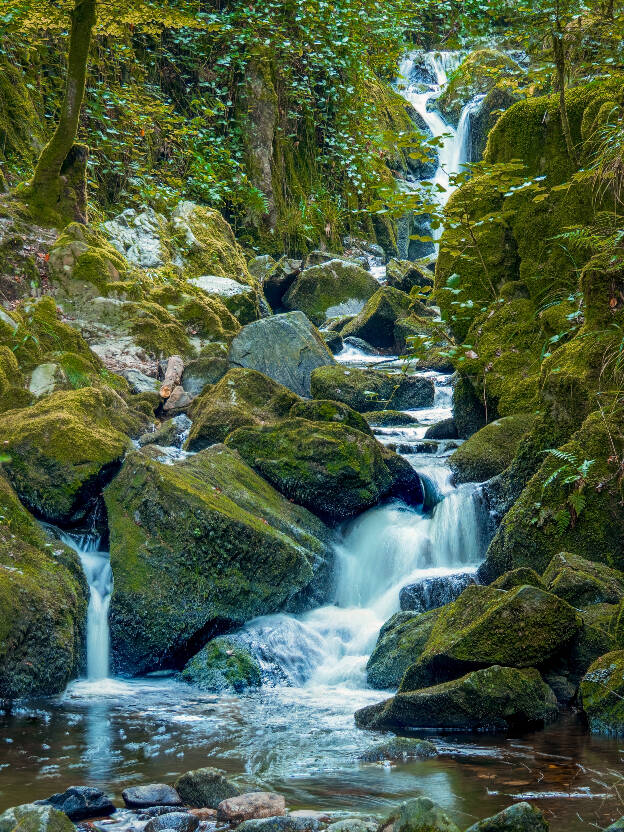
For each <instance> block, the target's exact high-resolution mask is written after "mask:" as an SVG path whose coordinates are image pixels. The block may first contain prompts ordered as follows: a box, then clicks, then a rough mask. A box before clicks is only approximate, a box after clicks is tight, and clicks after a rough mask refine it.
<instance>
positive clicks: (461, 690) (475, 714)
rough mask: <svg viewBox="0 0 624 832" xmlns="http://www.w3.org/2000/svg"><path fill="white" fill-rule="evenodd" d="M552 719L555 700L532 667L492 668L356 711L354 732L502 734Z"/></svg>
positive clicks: (555, 705) (554, 713) (555, 704)
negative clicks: (421, 730)
mask: <svg viewBox="0 0 624 832" xmlns="http://www.w3.org/2000/svg"><path fill="white" fill-rule="evenodd" d="M556 716H557V700H556V699H555V695H554V693H553V692H552V690H551V689H550V688H549V687H548V685H547V684H546V683H545V682H544V681H543V680H542V677H541V676H540V674H539V673H538V671H537V670H535V669H534V668H526V669H524V670H518V669H516V668H513V667H501V666H499V665H494V666H492V667H488V668H485V669H483V670H476V671H473V672H472V673H468V674H467V675H465V676H462V677H461V678H460V679H454V680H452V681H450V682H445V683H443V684H439V685H434V686H432V687H428V688H423V689H421V690H412V691H407V692H399V693H398V694H397V695H396V696H394V697H393V698H392V699H389V700H386V702H380V703H379V704H378V705H371V706H369V707H366V708H362V709H361V710H359V711H356V714H355V721H356V724H357V725H358V726H359V727H360V728H372V729H375V730H384V729H393V728H449V729H455V730H468V731H474V730H490V731H508V730H517V729H518V728H527V727H538V726H543V725H544V724H546V723H548V722H552V721H553V720H554V719H555V718H556Z"/></svg>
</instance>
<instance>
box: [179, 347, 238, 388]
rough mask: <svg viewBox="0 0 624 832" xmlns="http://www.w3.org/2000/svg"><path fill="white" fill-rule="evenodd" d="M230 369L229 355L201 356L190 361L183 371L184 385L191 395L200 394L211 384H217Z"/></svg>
mask: <svg viewBox="0 0 624 832" xmlns="http://www.w3.org/2000/svg"><path fill="white" fill-rule="evenodd" d="M227 371H228V361H227V356H226V355H223V356H218V355H214V356H212V355H210V356H201V357H200V358H196V359H195V360H194V361H189V363H188V364H187V365H186V367H185V368H184V372H183V373H182V387H183V388H184V389H185V390H186V392H187V393H190V394H191V396H200V395H201V394H202V393H203V391H204V389H205V388H206V387H207V386H208V385H209V384H217V382H219V381H221V379H222V378H223V376H224V375H225V374H226V373H227Z"/></svg>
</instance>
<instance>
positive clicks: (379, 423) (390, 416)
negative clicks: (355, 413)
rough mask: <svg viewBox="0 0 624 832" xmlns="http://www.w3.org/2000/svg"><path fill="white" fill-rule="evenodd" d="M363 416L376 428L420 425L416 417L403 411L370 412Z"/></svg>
mask: <svg viewBox="0 0 624 832" xmlns="http://www.w3.org/2000/svg"><path fill="white" fill-rule="evenodd" d="M362 415H363V416H364V418H365V419H366V421H367V422H368V424H369V425H371V427H375V428H385V427H388V428H400V427H408V426H409V425H418V424H419V422H418V419H417V418H416V417H415V416H412V415H411V413H405V412H404V411H402V410H369V411H365V412H364V413H363V414H362Z"/></svg>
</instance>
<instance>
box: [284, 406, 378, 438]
mask: <svg viewBox="0 0 624 832" xmlns="http://www.w3.org/2000/svg"><path fill="white" fill-rule="evenodd" d="M289 415H290V416H291V417H292V418H293V419H307V420H308V421H310V422H337V423H338V424H341V425H347V427H350V428H355V430H359V431H361V432H362V433H366V434H368V435H369V436H370V435H372V431H371V429H370V427H369V426H368V422H367V421H366V419H365V418H364V416H362V415H361V414H360V413H358V412H357V411H356V410H353V409H352V408H350V407H349V406H348V405H346V404H343V403H342V402H334V401H330V400H328V399H325V400H323V399H313V400H312V401H303V402H296V403H295V404H294V405H293V406H292V407H291V409H290V414H289Z"/></svg>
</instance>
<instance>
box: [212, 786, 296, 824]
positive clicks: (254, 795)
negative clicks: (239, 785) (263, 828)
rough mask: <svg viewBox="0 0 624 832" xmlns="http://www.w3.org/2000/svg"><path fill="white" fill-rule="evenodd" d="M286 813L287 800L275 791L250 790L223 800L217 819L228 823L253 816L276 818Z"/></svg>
mask: <svg viewBox="0 0 624 832" xmlns="http://www.w3.org/2000/svg"><path fill="white" fill-rule="evenodd" d="M285 813H286V801H285V800H284V797H283V796H282V795H281V794H276V793H275V792H249V793H247V794H241V795H240V796H239V797H231V798H228V799H227V800H223V801H221V803H219V805H218V806H217V819H218V820H220V821H225V822H227V823H242V822H243V821H244V820H251V819H252V818H274V817H280V816H281V815H284V814H285Z"/></svg>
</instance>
